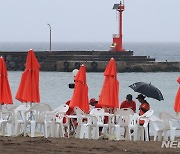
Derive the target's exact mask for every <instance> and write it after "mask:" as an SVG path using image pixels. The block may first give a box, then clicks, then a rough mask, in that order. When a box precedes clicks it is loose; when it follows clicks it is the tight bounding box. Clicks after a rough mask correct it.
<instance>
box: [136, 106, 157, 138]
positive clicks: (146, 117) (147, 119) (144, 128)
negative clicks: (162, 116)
mask: <svg viewBox="0 0 180 154" xmlns="http://www.w3.org/2000/svg"><path fill="white" fill-rule="evenodd" d="M153 113H154V111H153V110H148V111H147V112H145V113H144V114H143V115H141V116H139V119H138V120H144V124H143V125H139V126H138V139H141V140H145V141H149V130H148V129H149V128H148V125H149V122H150V117H151V116H152V115H153ZM144 133H145V135H144ZM144 136H145V139H144Z"/></svg>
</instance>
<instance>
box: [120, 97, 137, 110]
mask: <svg viewBox="0 0 180 154" xmlns="http://www.w3.org/2000/svg"><path fill="white" fill-rule="evenodd" d="M122 108H130V109H132V110H133V111H134V112H136V103H135V101H133V100H132V95H131V94H128V95H127V96H126V100H125V101H123V102H122V103H121V106H120V109H122Z"/></svg>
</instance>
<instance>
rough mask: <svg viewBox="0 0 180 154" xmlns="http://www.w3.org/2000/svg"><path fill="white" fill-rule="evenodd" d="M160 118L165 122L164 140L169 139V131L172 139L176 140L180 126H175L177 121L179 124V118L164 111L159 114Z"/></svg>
mask: <svg viewBox="0 0 180 154" xmlns="http://www.w3.org/2000/svg"><path fill="white" fill-rule="evenodd" d="M159 117H160V119H161V120H162V123H163V127H164V128H163V130H164V138H163V139H164V140H165V141H167V140H168V131H169V133H170V140H171V141H174V139H175V136H176V131H177V130H180V126H175V123H177V124H178V125H179V123H178V122H179V119H177V118H175V117H173V116H172V115H170V114H168V113H166V112H162V113H160V114H159Z"/></svg>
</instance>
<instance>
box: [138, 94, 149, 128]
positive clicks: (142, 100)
mask: <svg viewBox="0 0 180 154" xmlns="http://www.w3.org/2000/svg"><path fill="white" fill-rule="evenodd" d="M136 99H138V101H139V102H140V103H141V104H140V106H139V115H140V116H141V115H143V114H144V113H146V112H147V111H148V110H150V105H149V103H148V102H147V101H146V100H145V96H144V95H142V94H139V95H138V96H137V98H136ZM139 124H140V125H143V124H144V120H140V121H139Z"/></svg>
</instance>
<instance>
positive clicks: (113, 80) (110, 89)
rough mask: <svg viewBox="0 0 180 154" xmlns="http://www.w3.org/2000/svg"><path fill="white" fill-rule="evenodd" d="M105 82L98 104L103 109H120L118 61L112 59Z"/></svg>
mask: <svg viewBox="0 0 180 154" xmlns="http://www.w3.org/2000/svg"><path fill="white" fill-rule="evenodd" d="M104 76H105V80H104V84H103V87H102V90H101V94H100V98H99V101H98V104H99V105H101V106H102V107H109V108H118V107H119V82H118V80H117V72H116V61H115V60H114V58H111V59H110V61H109V63H108V65H107V67H106V70H105V72H104Z"/></svg>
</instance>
